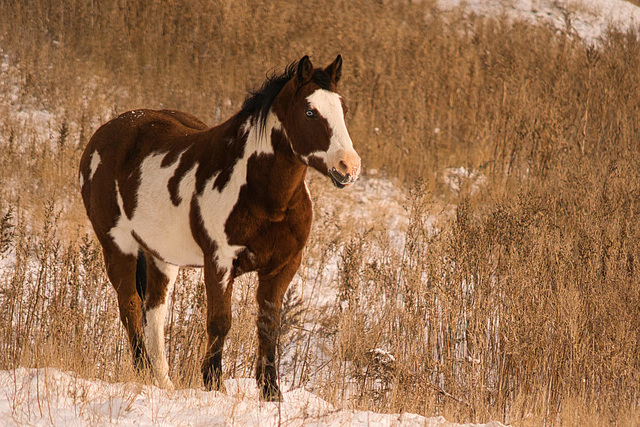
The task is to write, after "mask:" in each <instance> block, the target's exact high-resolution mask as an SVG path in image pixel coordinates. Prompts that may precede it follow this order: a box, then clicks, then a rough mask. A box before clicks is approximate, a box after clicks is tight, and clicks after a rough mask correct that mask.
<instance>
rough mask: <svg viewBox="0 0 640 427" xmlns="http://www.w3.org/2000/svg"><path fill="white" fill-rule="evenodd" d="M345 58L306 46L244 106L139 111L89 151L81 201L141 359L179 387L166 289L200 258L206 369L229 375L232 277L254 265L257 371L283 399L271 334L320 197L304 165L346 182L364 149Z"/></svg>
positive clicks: (265, 387)
mask: <svg viewBox="0 0 640 427" xmlns="http://www.w3.org/2000/svg"><path fill="white" fill-rule="evenodd" d="M341 70H342V58H341V57H340V56H339V55H338V57H337V58H336V60H335V61H334V62H333V63H331V64H330V65H329V66H327V67H326V68H315V69H314V67H313V65H312V64H311V61H310V60H309V58H308V57H307V56H305V57H303V58H302V59H301V60H300V61H297V62H294V63H292V64H290V65H289V66H288V67H287V68H286V71H285V72H284V73H283V74H282V75H274V76H271V77H269V78H267V80H266V82H265V83H264V84H263V86H262V88H261V89H260V90H259V91H257V92H254V93H251V94H250V95H249V96H248V97H247V98H246V100H245V102H244V104H243V106H242V109H241V110H240V111H239V112H238V113H237V114H236V115H234V116H233V117H231V118H230V119H228V120H227V121H226V122H224V123H222V124H220V125H218V126H215V127H213V128H209V127H208V126H207V125H205V124H204V123H203V122H202V121H200V120H199V119H197V118H196V117H194V116H192V115H190V114H187V113H183V112H179V111H168V110H162V111H154V110H135V111H130V112H127V113H123V114H122V115H120V116H118V117H117V118H115V119H113V120H111V121H109V122H108V123H106V124H104V125H103V126H101V127H100V128H99V129H98V130H97V131H96V133H95V134H94V135H93V137H92V138H91V140H90V141H89V144H88V145H87V148H86V150H85V151H84V154H83V156H82V159H81V161H80V173H79V180H80V187H81V191H82V199H83V201H84V205H85V208H86V211H87V214H88V216H89V219H90V221H91V224H92V225H93V229H94V230H95V233H96V235H97V237H98V240H99V241H100V243H101V245H102V248H103V253H104V259H105V264H106V269H107V274H108V276H109V280H110V281H111V283H112V284H113V287H114V288H115V290H116V292H117V295H118V305H119V308H120V319H121V320H122V324H123V325H124V327H125V329H126V331H127V334H128V338H129V341H130V344H131V349H132V352H133V360H134V365H135V366H136V368H138V370H145V369H149V368H150V370H151V372H152V373H153V376H154V378H155V380H156V381H157V382H158V384H159V385H160V386H163V387H167V388H172V387H173V386H172V383H171V380H170V379H169V376H168V364H167V359H166V355H165V344H164V322H165V317H166V311H167V296H168V295H169V293H170V292H171V291H172V288H173V284H174V282H175V279H176V275H177V273H178V268H179V266H197V267H203V268H204V281H205V288H206V296H207V319H206V326H207V328H206V329H207V334H208V345H207V348H206V353H205V355H204V360H203V362H202V375H203V380H204V384H205V387H206V388H207V389H208V390H220V389H221V388H222V387H223V383H222V381H221V376H222V350H223V346H224V341H225V337H226V335H227V333H228V332H229V329H230V327H231V294H232V291H233V281H234V279H235V278H236V277H238V276H239V275H241V274H243V273H245V272H250V271H257V273H258V279H259V284H258V287H257V302H258V306H259V313H258V318H257V325H258V340H259V343H258V357H257V363H256V378H257V380H258V385H259V387H260V390H261V392H262V396H263V398H264V399H266V400H279V399H281V393H280V390H279V388H278V384H277V366H276V345H277V336H278V330H279V325H280V308H281V306H282V298H283V295H284V293H285V291H286V289H287V287H288V286H289V283H290V282H291V280H292V278H293V276H294V275H295V273H296V271H297V270H298V267H299V265H300V260H301V254H302V250H303V248H304V245H305V243H306V241H307V237H308V236H309V230H310V228H311V219H312V206H311V199H310V196H309V191H308V189H307V186H306V184H305V175H306V172H307V169H308V167H309V166H311V167H313V168H314V169H316V170H318V171H320V172H321V173H323V174H325V175H326V176H328V177H329V178H330V179H331V181H333V183H334V184H335V185H336V186H337V187H339V188H343V187H345V186H347V185H349V184H351V183H353V182H354V181H355V180H356V179H357V178H358V175H359V173H360V157H359V156H358V154H357V153H356V151H355V150H354V149H353V144H352V142H351V138H350V137H349V133H348V131H347V127H346V125H345V119H344V116H345V113H346V112H347V108H346V106H345V103H344V100H343V99H342V97H341V96H340V95H339V94H338V93H337V92H336V86H337V84H338V82H339V80H340V76H341Z"/></svg>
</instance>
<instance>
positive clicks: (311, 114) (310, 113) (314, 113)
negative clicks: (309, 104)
mask: <svg viewBox="0 0 640 427" xmlns="http://www.w3.org/2000/svg"><path fill="white" fill-rule="evenodd" d="M304 114H306V116H307V117H309V118H310V119H315V118H317V117H318V112H317V111H316V110H315V109H313V108H309V109H308V110H307V111H305V112H304Z"/></svg>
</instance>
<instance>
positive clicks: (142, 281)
mask: <svg viewBox="0 0 640 427" xmlns="http://www.w3.org/2000/svg"><path fill="white" fill-rule="evenodd" d="M136 290H137V291H138V295H140V299H142V301H144V294H145V293H146V292H147V258H146V257H145V256H144V252H143V251H142V250H139V251H138V261H137V262H136Z"/></svg>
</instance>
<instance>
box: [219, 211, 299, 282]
mask: <svg viewBox="0 0 640 427" xmlns="http://www.w3.org/2000/svg"><path fill="white" fill-rule="evenodd" d="M309 206H310V202H309ZM310 228H311V209H307V206H306V204H301V205H298V206H297V207H296V208H294V209H290V210H287V211H286V212H285V213H284V216H283V217H282V218H278V220H277V221H274V220H272V219H269V218H261V217H256V216H255V215H254V214H253V212H252V211H251V210H250V209H245V206H240V207H239V209H237V210H235V211H234V212H233V213H232V214H231V216H230V217H229V220H228V222H227V224H226V230H227V231H228V233H229V242H230V243H232V244H237V245H241V246H242V247H244V248H245V250H243V251H242V252H240V253H239V255H238V257H237V260H236V261H235V262H234V265H235V266H236V267H237V268H239V270H240V271H241V272H246V271H251V270H259V269H263V268H266V269H269V268H276V267H278V266H280V265H282V264H285V263H287V261H288V260H289V259H290V258H291V257H292V256H294V255H296V254H297V253H298V252H300V251H301V250H302V249H303V248H304V245H305V243H306V241H307V238H308V235H309V230H310Z"/></svg>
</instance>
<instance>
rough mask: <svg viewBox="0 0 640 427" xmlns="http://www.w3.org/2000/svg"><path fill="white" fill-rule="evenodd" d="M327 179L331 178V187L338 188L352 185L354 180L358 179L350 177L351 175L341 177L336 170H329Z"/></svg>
mask: <svg viewBox="0 0 640 427" xmlns="http://www.w3.org/2000/svg"><path fill="white" fill-rule="evenodd" d="M329 177H331V181H332V182H333V185H335V186H336V187H338V188H344V187H346V186H347V185H350V184H353V183H354V182H355V181H356V179H358V178H357V177H356V176H352V175H351V174H345V175H343V174H341V173H340V172H338V170H337V169H336V168H332V169H329Z"/></svg>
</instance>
